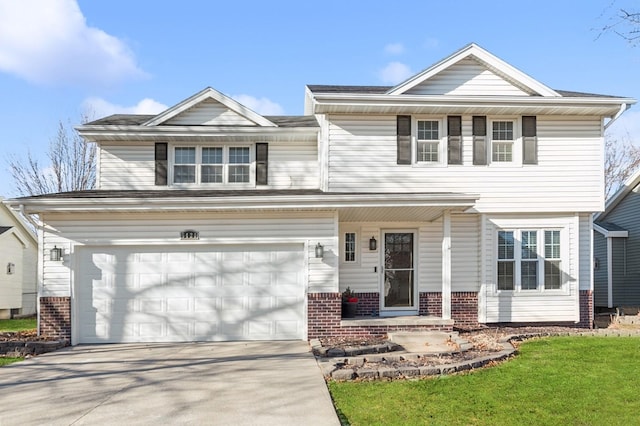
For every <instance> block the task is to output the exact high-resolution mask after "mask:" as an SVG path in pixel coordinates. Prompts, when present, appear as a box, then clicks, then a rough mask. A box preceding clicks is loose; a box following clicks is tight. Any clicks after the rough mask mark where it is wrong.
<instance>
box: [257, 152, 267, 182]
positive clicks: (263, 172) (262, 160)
mask: <svg viewBox="0 0 640 426" xmlns="http://www.w3.org/2000/svg"><path fill="white" fill-rule="evenodd" d="M268 181H269V144H268V143H256V185H267V184H268Z"/></svg>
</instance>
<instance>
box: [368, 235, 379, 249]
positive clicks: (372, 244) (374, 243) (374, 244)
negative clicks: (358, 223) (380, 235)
mask: <svg viewBox="0 0 640 426" xmlns="http://www.w3.org/2000/svg"><path fill="white" fill-rule="evenodd" d="M377 249H378V241H376V237H371V238H370V239H369V250H371V251H376V250H377Z"/></svg>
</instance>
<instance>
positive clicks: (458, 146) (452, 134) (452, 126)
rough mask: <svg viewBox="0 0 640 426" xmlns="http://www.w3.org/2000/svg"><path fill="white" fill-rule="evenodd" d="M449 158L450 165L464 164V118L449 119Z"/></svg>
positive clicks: (456, 116)
mask: <svg viewBox="0 0 640 426" xmlns="http://www.w3.org/2000/svg"><path fill="white" fill-rule="evenodd" d="M447 133H448V135H447V136H448V137H447V158H448V160H447V161H448V163H449V164H462V117H460V116H459V115H451V116H449V117H447Z"/></svg>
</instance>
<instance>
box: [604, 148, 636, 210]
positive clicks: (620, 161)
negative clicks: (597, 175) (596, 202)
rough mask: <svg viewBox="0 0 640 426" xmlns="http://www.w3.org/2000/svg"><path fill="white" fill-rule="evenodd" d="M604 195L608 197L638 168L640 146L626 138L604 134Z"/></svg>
mask: <svg viewBox="0 0 640 426" xmlns="http://www.w3.org/2000/svg"><path fill="white" fill-rule="evenodd" d="M604 146H605V159H604V195H605V199H608V198H609V197H610V196H611V195H613V194H614V193H615V191H617V190H618V188H620V186H621V185H622V184H623V183H624V182H625V181H626V180H627V178H628V177H629V176H631V175H632V174H633V173H635V171H636V170H638V168H640V148H639V147H637V146H635V145H633V144H632V143H631V142H630V140H629V139H628V138H626V139H622V140H617V139H614V138H613V137H611V136H605V145H604Z"/></svg>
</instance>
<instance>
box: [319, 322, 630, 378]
mask: <svg viewBox="0 0 640 426" xmlns="http://www.w3.org/2000/svg"><path fill="white" fill-rule="evenodd" d="M556 336H602V337H640V330H622V329H598V330H589V331H585V332H580V333H575V332H541V333H523V334H514V335H509V336H505V337H502V338H500V339H498V343H499V344H500V345H501V346H502V350H499V351H496V352H495V353H492V354H490V355H483V356H479V357H477V358H473V359H470V360H465V361H460V362H454V363H449V364H440V365H425V366H420V367H416V366H409V365H407V366H403V365H400V366H398V367H392V366H390V365H384V366H380V367H377V368H361V367H363V365H364V364H365V363H367V362H373V363H384V362H398V361H416V360H419V359H420V358H423V357H427V356H431V355H433V354H419V353H401V354H388V355H380V354H379V353H378V354H375V352H372V353H373V354H372V355H365V356H356V355H355V353H356V352H358V351H359V350H360V348H356V349H355V350H354V351H350V353H352V354H354V355H348V354H347V350H346V349H348V348H345V351H344V352H345V354H344V355H343V354H340V355H338V356H336V357H330V356H329V355H328V354H327V353H326V352H324V355H320V356H318V354H319V353H323V351H322V349H320V348H321V345H320V342H319V341H317V340H312V341H311V342H310V344H311V346H312V349H313V352H314V354H316V360H317V362H318V365H319V366H320V368H321V370H322V374H323V376H324V377H325V379H326V380H335V381H348V380H380V379H412V378H419V377H429V376H439V375H449V374H455V373H460V372H464V371H470V370H475V369H479V368H482V367H486V366H488V365H490V364H493V363H497V362H501V361H505V360H507V359H509V358H510V357H512V356H514V355H516V354H517V353H518V349H517V348H516V346H514V344H513V343H514V342H522V341H524V340H528V339H532V338H539V337H556ZM318 346H320V348H319V347H318ZM377 346H380V345H377ZM345 355H346V357H344V358H343V356H345ZM358 355H359V354H358Z"/></svg>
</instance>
